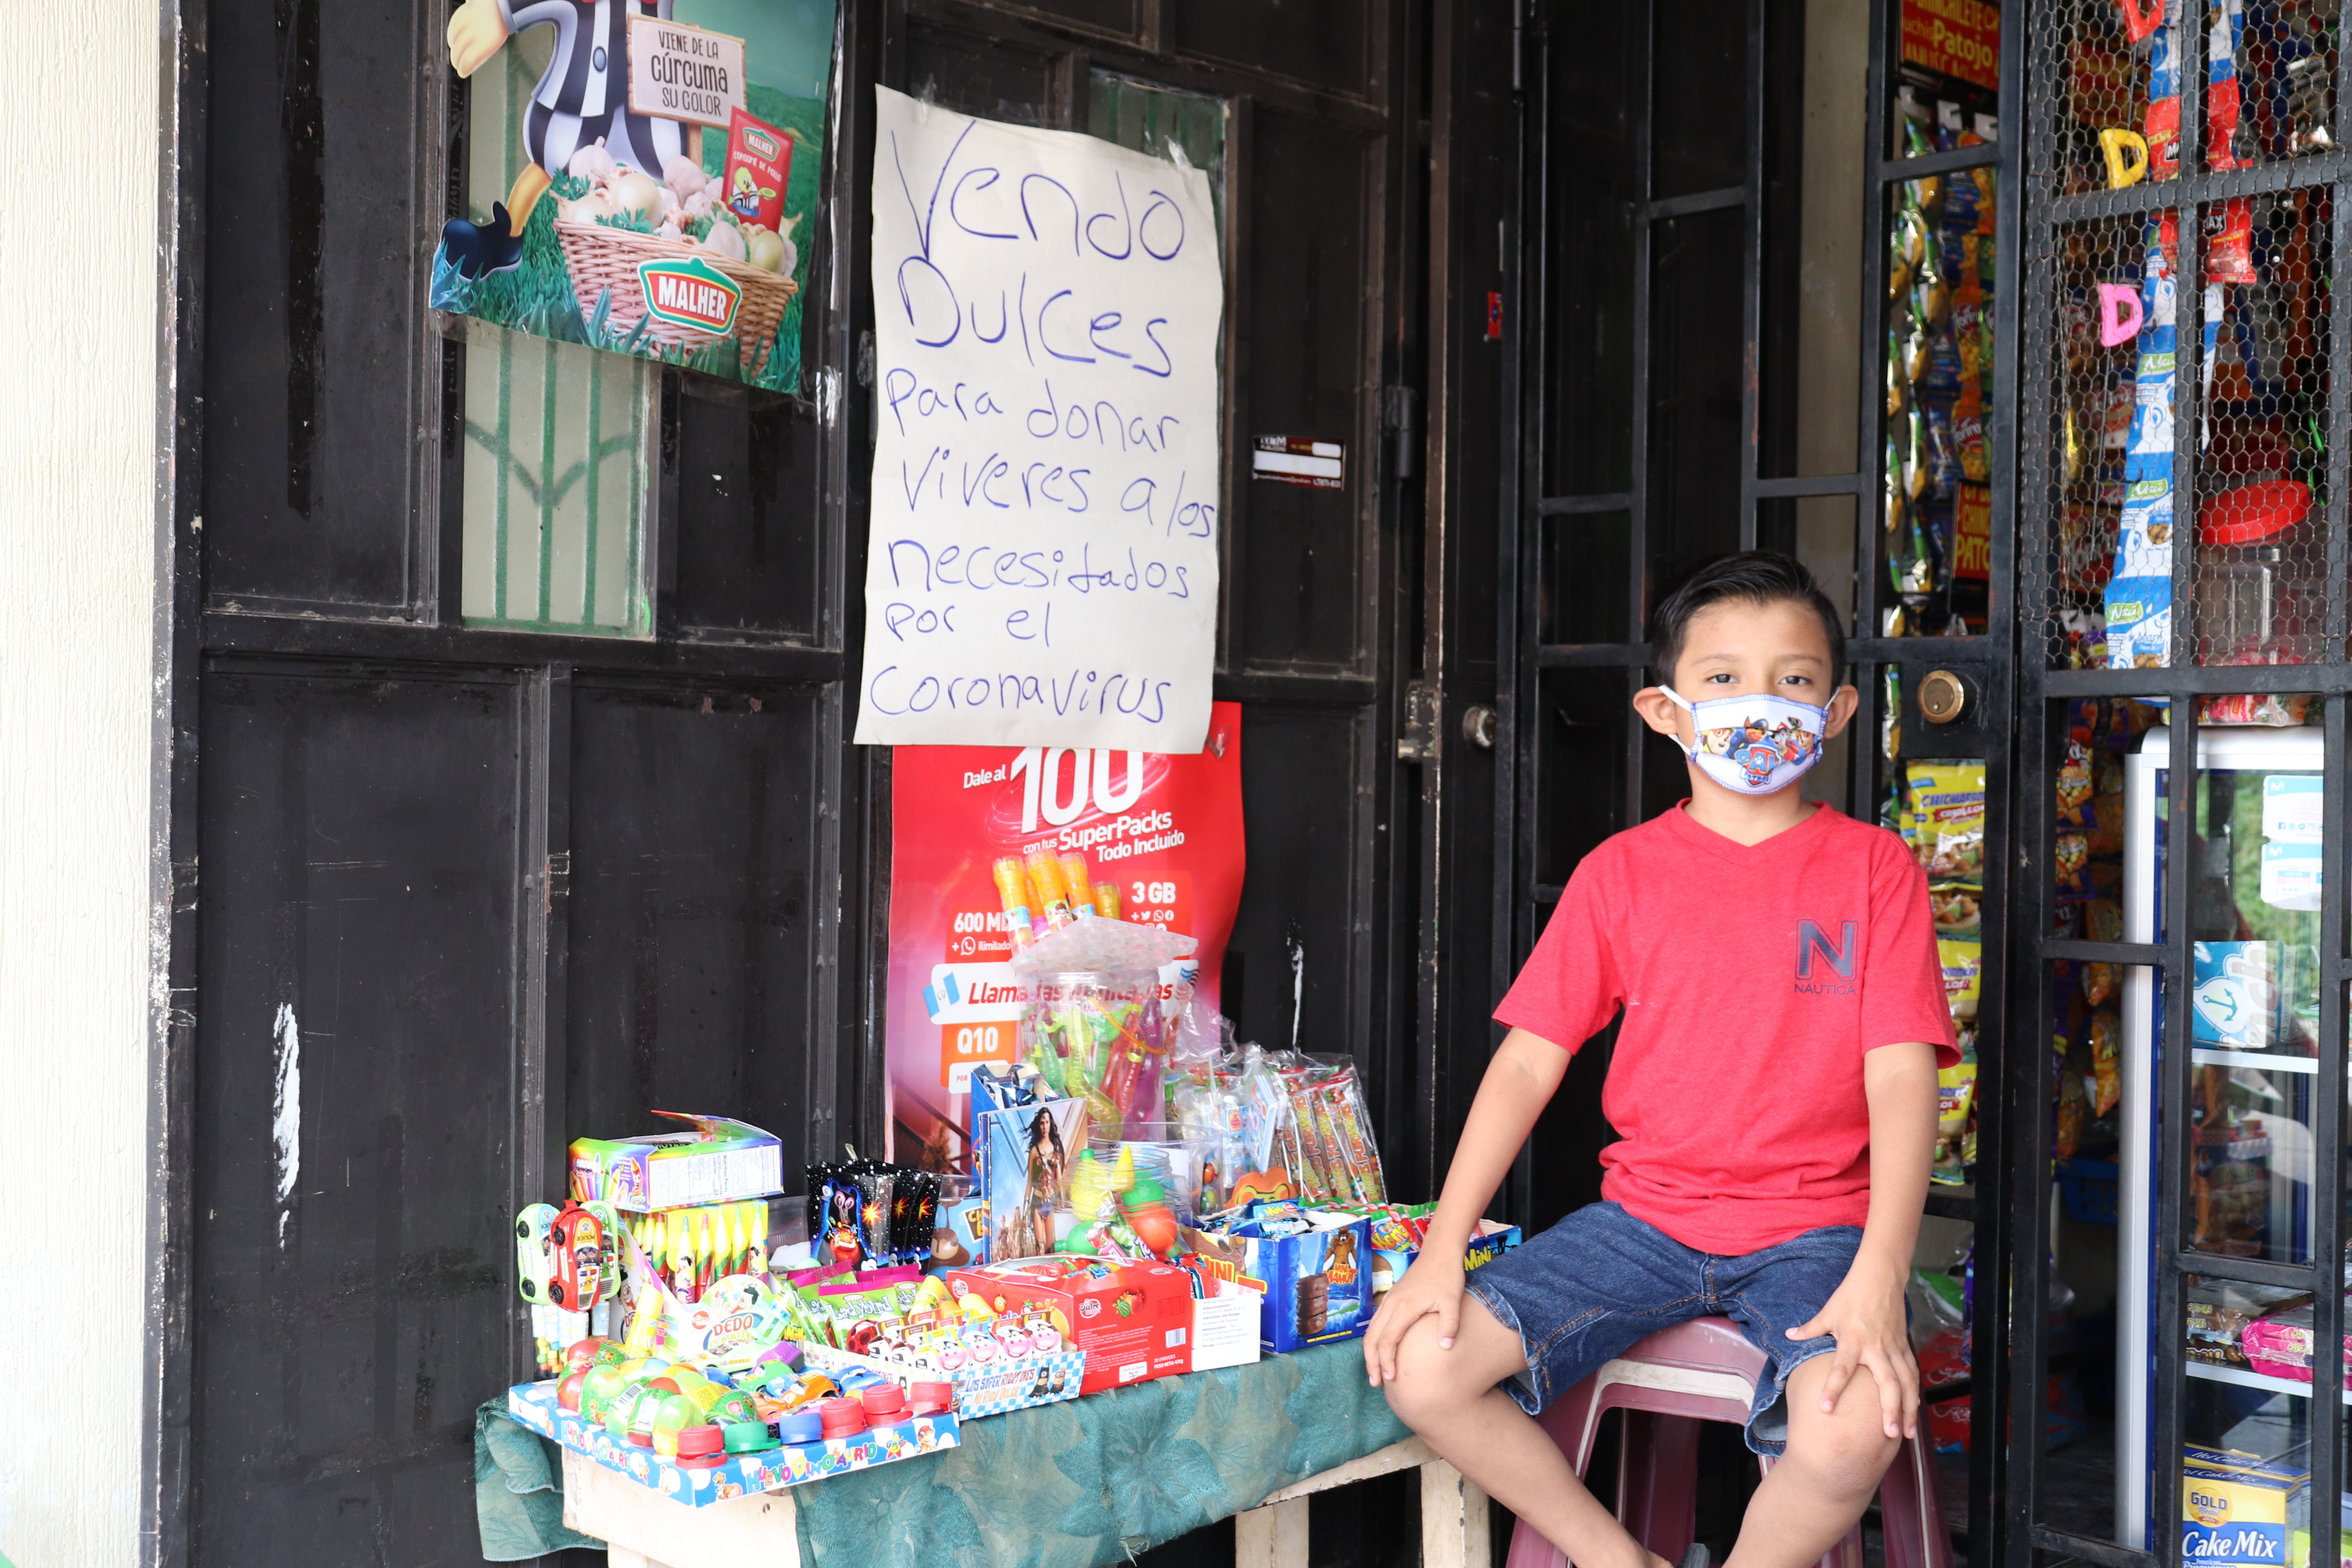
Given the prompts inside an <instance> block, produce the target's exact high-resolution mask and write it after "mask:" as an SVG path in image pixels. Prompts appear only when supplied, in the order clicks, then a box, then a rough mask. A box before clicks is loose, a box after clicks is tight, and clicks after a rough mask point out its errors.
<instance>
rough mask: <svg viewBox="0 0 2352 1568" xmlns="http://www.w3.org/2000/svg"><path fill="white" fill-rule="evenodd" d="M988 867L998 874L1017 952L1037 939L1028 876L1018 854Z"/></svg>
mask: <svg viewBox="0 0 2352 1568" xmlns="http://www.w3.org/2000/svg"><path fill="white" fill-rule="evenodd" d="M989 869H990V870H991V871H992V872H993V873H994V874H995V877H996V897H997V900H998V901H999V902H1001V903H1002V904H1003V908H1004V919H1005V921H1006V923H1007V926H1008V927H1009V929H1010V930H1011V931H1012V934H1013V952H1020V951H1021V950H1022V949H1023V948H1024V947H1027V946H1028V945H1029V944H1030V943H1031V942H1035V941H1036V940H1037V933H1036V931H1035V930H1034V923H1035V922H1034V916H1032V915H1031V914H1030V912H1029V875H1028V873H1027V872H1026V871H1024V869H1023V868H1022V866H1021V858H1020V857H1019V856H1017V855H1005V856H1002V857H1000V858H998V859H997V860H996V862H995V863H994V864H993V865H992V866H991V867H990V868H989Z"/></svg>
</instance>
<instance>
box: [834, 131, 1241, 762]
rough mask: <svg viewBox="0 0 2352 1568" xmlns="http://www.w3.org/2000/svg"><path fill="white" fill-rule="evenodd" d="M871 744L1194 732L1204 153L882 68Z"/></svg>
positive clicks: (1207, 500) (1205, 614) (1204, 554)
mask: <svg viewBox="0 0 2352 1568" xmlns="http://www.w3.org/2000/svg"><path fill="white" fill-rule="evenodd" d="M876 96H877V117H876V142H875V157H874V297H875V345H876V356H875V375H876V409H877V416H878V418H879V425H880V428H879V432H878V435H877V439H876V442H875V448H874V483H873V510H872V532H871V535H870V538H869V540H868V543H867V548H866V665H865V677H864V688H863V690H862V693H861V697H862V700H861V701H860V703H859V705H858V718H857V740H858V742H860V743H861V744H865V745H1013V746H1034V745H1044V746H1080V747H1110V748H1120V749H1129V750H1140V751H1147V752H1196V751H1198V750H1200V748H1201V746H1202V742H1203V741H1204V739H1205V737H1206V735H1207V733H1208V727H1209V702H1210V676H1211V670H1212V668H1213V663H1214V647H1213V638H1214V635H1215V628H1216V604H1217V509H1218V497H1219V480H1220V478H1221V474H1222V465H1221V454H1220V447H1219V441H1218V418H1217V360H1216V354H1217V331H1218V323H1219V319H1220V316H1221V314H1222V312H1223V305H1224V285H1223V278H1222V273H1221V269H1220V266H1219V259H1218V254H1217V231H1216V220H1215V217H1214V215H1213V212H1212V209H1211V207H1210V205H1209V182H1208V177H1207V176H1206V175H1204V174H1202V173H1201V172H1200V171H1198V170H1195V169H1181V168H1178V167H1177V166H1176V165H1174V164H1172V163H1163V162H1160V160H1157V159H1153V158H1148V157H1146V156H1144V155H1143V154H1142V153H1131V152H1128V151H1126V150H1124V149H1122V148H1118V147H1114V146H1112V145H1111V144H1109V143H1108V142H1099V141H1097V140H1095V139H1094V138H1092V137H1089V136H1080V135H1075V134H1072V133H1068V132H1055V131H1035V130H1031V129H1028V128H1026V127H1023V126H1013V125H1000V124H996V123H994V122H992V121H985V120H974V119H971V118H970V117H969V116H966V115H961V114H957V113H954V112H952V111H950V110H944V109H940V108H937V107H934V106H929V105H925V104H921V103H919V102H917V101H916V100H913V99H910V98H908V97H906V96H905V95H903V94H900V93H897V92H893V91H891V90H890V89H887V88H877V89H876Z"/></svg>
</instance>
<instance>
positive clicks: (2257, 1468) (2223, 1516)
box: [2180, 1447, 2310, 1568]
mask: <svg viewBox="0 0 2352 1568" xmlns="http://www.w3.org/2000/svg"><path fill="white" fill-rule="evenodd" d="M2309 1484H2310V1476H2309V1474H2308V1473H2307V1472H2305V1471H2303V1470H2298V1469H2294V1468H2289V1467H2288V1466H2285V1465H2275V1464H2271V1463H2268V1462H2266V1461H2264V1460H2263V1459H2260V1458H2256V1457H2255V1456H2253V1455H2252V1454H2241V1453H2235V1452H2231V1451H2227V1450H2221V1449H2214V1448H2199V1447H2183V1448H2182V1449H2181V1450H2180V1561H2181V1562H2183V1563H2200V1564H2206V1565H2209V1568H2252V1565H2253V1564H2258V1563H2259V1564H2268V1563H2284V1562H2286V1561H2287V1545H2288V1542H2287V1517H2288V1514H2289V1512H2290V1511H2291V1510H2293V1508H2294V1503H2295V1502H2296V1500H2297V1499H2296V1494H2298V1493H2299V1492H2301V1491H2303V1490H2304V1489H2305V1487H2307V1486H2308V1485H2309Z"/></svg>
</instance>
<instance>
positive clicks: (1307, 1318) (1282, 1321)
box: [1232, 1203, 1372, 1351]
mask: <svg viewBox="0 0 2352 1568" xmlns="http://www.w3.org/2000/svg"><path fill="white" fill-rule="evenodd" d="M1232 1234H1233V1236H1234V1238H1235V1239H1236V1240H1238V1241H1241V1242H1243V1243H1244V1254H1243V1263H1242V1267H1243V1268H1244V1269H1245V1270H1247V1271H1248V1273H1249V1275H1250V1276H1251V1278H1253V1279H1263V1280H1265V1303H1264V1305H1263V1306H1262V1307H1261V1308H1260V1309H1259V1316H1258V1342H1259V1343H1260V1344H1262V1345H1264V1346H1265V1348H1266V1349H1267V1350H1270V1351H1295V1350H1297V1349H1299V1348H1300V1347H1301V1346H1305V1345H1314V1344H1321V1343H1322V1342H1325V1341H1326V1340H1345V1339H1352V1338H1354V1337H1355V1336H1356V1335H1358V1334H1360V1333H1362V1332H1363V1331H1364V1330H1365V1328H1366V1327H1367V1326H1368V1325H1369V1324H1370V1322H1371V1321H1372V1267H1371V1264H1372V1247H1371V1227H1370V1222H1369V1221H1367V1220H1366V1219H1364V1218H1363V1217H1362V1216H1360V1215H1349V1214H1333V1213H1329V1212H1327V1211H1325V1210H1322V1209H1310V1208H1302V1207H1300V1206H1299V1205H1297V1204H1294V1203H1262V1204H1256V1205H1252V1206H1251V1210H1250V1215H1249V1217H1248V1218H1246V1219H1244V1220H1243V1221H1242V1222H1241V1223H1239V1224H1238V1225H1235V1226H1234V1227H1233V1231H1232Z"/></svg>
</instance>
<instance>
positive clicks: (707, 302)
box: [637, 256, 743, 334]
mask: <svg viewBox="0 0 2352 1568" xmlns="http://www.w3.org/2000/svg"><path fill="white" fill-rule="evenodd" d="M637 280H638V281H639V282H640V283H642V284H643V285H644V286H645V290H646V310H649V311H651V312H652V313H653V315H654V317H655V319H656V320H657V321H667V322H669V323H670V324H671V325H672V326H677V327H692V328H693V329H695V330H696V331H704V332H719V333H722V334H723V333H725V332H727V331H730V330H731V329H732V328H733V327H734V325H735V307H736V306H737V305H738V304H739V303H740V302H741V300H742V298H743V290H742V289H740V288H738V287H737V286H736V284H735V281H734V279H731V278H729V277H728V276H727V274H725V273H724V272H721V271H719V269H718V268H715V267H713V266H711V265H710V263H709V262H707V261H705V260H703V259H702V258H700V257H698V256H694V257H688V258H687V259H686V260H684V261H645V262H640V263H638V265H637Z"/></svg>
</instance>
